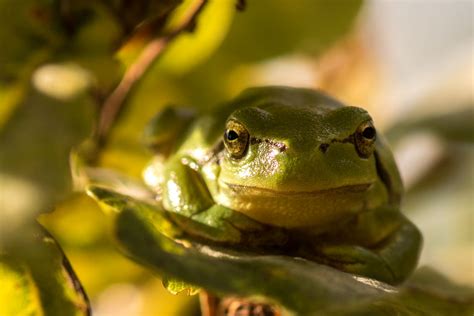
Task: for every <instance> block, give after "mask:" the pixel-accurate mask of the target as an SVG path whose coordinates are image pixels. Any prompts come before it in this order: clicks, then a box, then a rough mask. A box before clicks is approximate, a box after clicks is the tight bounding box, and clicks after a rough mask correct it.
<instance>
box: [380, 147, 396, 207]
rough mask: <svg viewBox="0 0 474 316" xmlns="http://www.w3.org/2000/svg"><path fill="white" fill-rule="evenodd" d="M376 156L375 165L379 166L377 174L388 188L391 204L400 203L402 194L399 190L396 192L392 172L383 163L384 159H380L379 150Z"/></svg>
mask: <svg viewBox="0 0 474 316" xmlns="http://www.w3.org/2000/svg"><path fill="white" fill-rule="evenodd" d="M374 157H375V167H376V168H377V175H378V176H379V178H380V180H381V181H382V183H383V184H384V185H385V188H386V189H387V192H388V198H389V203H391V204H396V203H399V202H400V199H401V196H400V194H399V193H398V192H396V190H395V188H394V184H393V181H392V178H391V176H390V173H389V172H388V171H387V169H386V168H385V166H384V165H383V164H382V160H381V159H380V155H379V153H378V152H377V150H376V151H375V152H374Z"/></svg>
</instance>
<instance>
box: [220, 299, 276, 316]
mask: <svg viewBox="0 0 474 316" xmlns="http://www.w3.org/2000/svg"><path fill="white" fill-rule="evenodd" d="M280 315H281V312H280V310H279V309H278V308H277V307H276V306H273V305H269V304H264V303H257V302H252V301H249V300H246V299H242V298H236V297H229V298H225V299H223V300H222V301H221V302H220V304H219V309H218V311H217V316H280Z"/></svg>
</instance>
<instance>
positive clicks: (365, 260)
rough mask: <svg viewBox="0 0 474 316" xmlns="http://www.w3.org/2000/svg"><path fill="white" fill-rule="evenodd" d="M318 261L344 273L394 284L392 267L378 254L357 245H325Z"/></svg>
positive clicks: (320, 251) (319, 248)
mask: <svg viewBox="0 0 474 316" xmlns="http://www.w3.org/2000/svg"><path fill="white" fill-rule="evenodd" d="M317 252H318V255H317V256H318V258H317V261H319V262H321V263H323V264H326V265H328V266H331V267H334V268H336V269H339V270H341V271H344V272H349V273H353V274H358V275H362V276H366V277H370V278H374V279H377V280H379V281H383V282H386V283H389V284H392V283H394V280H395V275H394V272H393V271H392V269H391V267H390V265H389V264H388V263H387V262H386V261H385V260H384V259H383V258H382V257H381V256H380V255H378V254H377V253H375V252H373V251H371V250H369V249H367V248H364V247H360V246H355V245H324V246H320V247H318V250H317Z"/></svg>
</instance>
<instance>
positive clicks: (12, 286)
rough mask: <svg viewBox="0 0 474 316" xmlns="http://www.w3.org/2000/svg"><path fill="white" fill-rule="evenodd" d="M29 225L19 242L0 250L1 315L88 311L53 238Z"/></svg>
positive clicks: (63, 313)
mask: <svg viewBox="0 0 474 316" xmlns="http://www.w3.org/2000/svg"><path fill="white" fill-rule="evenodd" d="M29 228H30V229H29V230H24V231H23V234H24V239H23V241H22V242H21V243H17V244H15V246H12V245H10V246H9V247H6V248H3V249H2V251H1V252H0V283H1V284H2V286H1V287H0V301H1V302H2V304H0V315H2V316H17V315H45V316H46V315H65V316H66V315H76V316H80V315H90V306H89V302H88V299H87V297H86V295H85V293H84V291H83V289H82V286H81V285H80V283H79V280H78V279H77V277H76V275H75V273H74V271H73V270H72V268H71V266H70V264H69V262H68V260H67V258H66V257H65V256H64V254H63V252H62V250H61V249H60V248H59V246H58V245H57V243H56V241H55V240H54V239H53V238H52V237H51V236H49V235H48V234H47V233H45V232H42V231H38V230H36V228H37V227H35V229H32V228H31V227H29Z"/></svg>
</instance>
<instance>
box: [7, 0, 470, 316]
mask: <svg viewBox="0 0 474 316" xmlns="http://www.w3.org/2000/svg"><path fill="white" fill-rule="evenodd" d="M197 2H198V1H193V0H186V1H172V0H168V1H151V0H150V1H146V0H143V1H135V2H128V1H119V0H117V1H113V0H109V1H107V0H103V1H96V2H81V1H50V0H41V1H33V0H25V1H8V0H0V18H1V21H2V22H0V23H1V26H2V27H1V28H0V39H1V40H2V41H3V42H4V43H8V44H7V45H4V47H3V48H2V50H1V51H0V153H1V155H0V238H1V239H0V254H1V253H2V251H1V250H2V247H3V248H7V246H5V245H8V244H14V243H15V242H16V240H18V239H21V234H22V229H23V228H24V227H25V226H28V224H29V223H30V222H31V221H33V220H34V218H36V217H37V216H38V215H39V214H41V215H40V216H39V220H40V222H41V223H42V224H43V225H44V226H45V227H46V228H47V229H48V230H49V231H50V232H51V234H52V235H53V236H55V237H56V239H57V240H58V242H59V244H60V245H61V246H62V247H63V250H64V251H65V253H66V255H67V257H68V258H69V260H70V262H71V264H72V266H73V268H74V270H75V271H76V273H77V275H78V277H79V279H80V280H81V282H82V284H83V286H84V288H85V290H86V291H87V293H88V295H89V297H90V299H91V301H92V306H93V309H94V315H99V316H105V315H107V316H109V315H114V316H117V315H186V314H189V313H191V311H193V310H195V308H196V306H197V304H198V302H197V298H196V297H188V296H185V295H181V294H179V295H176V296H174V295H171V294H169V293H168V292H166V291H165V290H164V289H163V287H162V285H161V280H160V279H159V277H158V276H156V275H152V274H151V273H150V272H149V271H147V270H146V269H145V268H143V267H141V266H139V265H137V264H135V263H133V262H131V261H130V260H128V259H127V258H125V257H123V256H122V255H121V254H120V253H119V252H118V251H117V250H116V249H115V248H114V246H113V245H112V242H111V240H110V236H109V233H108V231H109V227H107V221H106V218H105V215H103V214H102V212H101V211H100V209H99V208H98V206H97V205H96V203H95V202H94V201H92V200H91V199H89V198H88V197H86V196H85V195H84V194H83V193H80V192H73V190H72V189H73V183H72V182H71V178H70V172H69V153H70V150H71V148H72V147H74V146H77V145H79V144H80V143H81V141H83V140H84V139H85V138H86V137H87V136H90V135H91V132H92V130H93V127H94V124H95V123H94V122H96V121H97V117H98V113H99V111H100V106H101V104H102V103H103V101H104V100H105V98H106V97H107V95H108V94H109V93H110V91H111V90H112V89H113V87H114V86H115V85H116V84H117V83H118V81H119V80H120V78H121V76H122V75H123V74H124V72H125V71H126V69H127V67H129V66H130V65H131V64H133V62H134V60H136V58H137V56H138V54H139V52H140V50H141V49H142V48H143V47H144V45H145V44H146V43H147V41H149V40H150V39H151V38H153V37H154V36H159V35H160V34H161V33H160V32H166V30H167V29H172V28H173V27H174V25H175V24H179V22H180V19H182V18H183V16H186V14H187V12H189V11H190V10H191V9H192V8H193V6H194V5H196V3H197ZM247 2H248V3H247V6H246V8H245V10H243V11H236V10H235V6H236V3H237V2H236V1H233V0H213V1H212V0H211V1H209V3H208V4H207V5H206V6H205V8H204V10H203V11H202V12H201V13H200V14H199V16H198V19H197V21H196V22H197V24H196V28H195V30H194V32H191V33H183V34H182V35H180V36H178V37H176V38H175V39H173V40H172V41H171V42H170V43H169V46H168V47H167V49H166V50H165V53H164V54H163V56H160V58H159V59H158V61H157V62H156V63H155V64H154V65H153V66H152V67H151V68H150V69H149V71H148V72H147V73H146V74H145V76H143V78H141V80H140V81H139V82H138V84H137V86H136V87H135V88H134V89H133V90H132V92H131V95H130V97H129V98H128V99H127V102H126V103H125V106H124V108H123V111H121V113H120V115H119V117H118V119H117V122H116V124H115V125H114V127H113V129H112V131H111V133H110V135H108V141H107V143H106V146H105V148H103V149H101V151H100V152H99V155H98V157H97V158H98V160H97V164H98V165H99V166H102V167H107V168H111V169H114V170H119V171H121V172H123V173H126V174H128V175H130V176H132V177H135V178H137V179H140V177H141V172H142V169H143V167H144V165H145V164H146V163H147V162H148V160H149V159H150V158H151V155H150V153H149V152H148V151H147V150H146V149H145V147H144V146H143V143H142V132H143V128H144V126H145V124H146V123H147V122H148V120H149V119H150V118H151V117H152V116H153V115H154V114H155V113H156V112H157V111H159V110H160V109H161V108H162V107H163V106H165V105H166V104H169V103H176V104H183V105H186V106H189V107H195V108H196V109H198V110H206V109H209V108H211V107H213V106H215V105H217V104H219V102H223V101H224V100H227V99H229V98H231V97H233V96H235V95H236V94H237V93H239V92H240V91H241V90H242V89H244V88H246V87H249V86H254V85H268V84H281V85H294V86H306V87H313V88H319V89H322V90H324V91H327V92H328V93H330V94H332V95H334V96H335V97H337V98H339V99H341V100H343V101H344V102H346V103H347V104H352V105H358V106H361V107H364V108H367V109H368V110H369V111H370V112H371V113H372V115H373V117H374V121H375V123H376V125H377V127H378V128H379V129H382V130H383V131H384V132H385V133H386V134H387V136H388V137H389V141H390V142H391V145H392V147H393V149H394V152H395V155H396V158H397V160H398V163H399V167H400V170H401V173H402V176H403V179H404V182H405V185H406V190H407V194H406V198H405V201H404V205H403V210H404V212H405V214H407V216H408V217H410V218H411V219H412V220H413V221H414V222H415V223H416V224H417V225H418V227H420V228H421V230H422V232H423V234H424V237H425V245H424V250H423V254H422V258H421V264H423V265H424V264H427V265H431V266H433V267H435V268H436V269H438V270H440V271H441V272H443V273H444V274H446V275H447V276H448V277H449V278H451V279H453V280H454V281H456V282H459V283H463V284H470V285H474V231H473V227H474V217H473V216H474V215H473V214H474V213H473V208H474V200H473V199H474V198H473V193H474V159H473V158H474V151H473V148H474V147H473V136H474V131H473V125H474V124H473V122H474V121H473V118H474V117H473V83H474V81H473V71H474V66H473V52H472V43H473V29H472V20H473V19H472V18H473V17H472V12H473V10H472V9H473V8H472V2H470V1H467V0H466V1H462V0H460V1H455V2H447V1H431V2H429V3H428V2H425V1H412V2H407V1H366V2H364V3H363V2H362V1H355V0H354V1H352V0H339V1H330V0H298V1H284V0H258V1H257V0H253V1H251V0H250V1H247ZM441 12H442V14H443V15H442V18H440V14H441ZM163 21H166V22H163ZM160 23H161V24H160Z"/></svg>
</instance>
